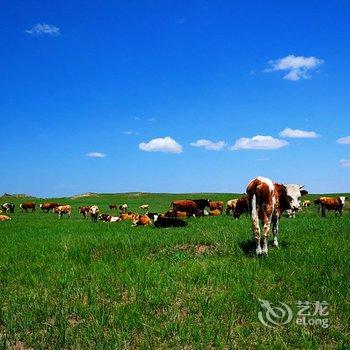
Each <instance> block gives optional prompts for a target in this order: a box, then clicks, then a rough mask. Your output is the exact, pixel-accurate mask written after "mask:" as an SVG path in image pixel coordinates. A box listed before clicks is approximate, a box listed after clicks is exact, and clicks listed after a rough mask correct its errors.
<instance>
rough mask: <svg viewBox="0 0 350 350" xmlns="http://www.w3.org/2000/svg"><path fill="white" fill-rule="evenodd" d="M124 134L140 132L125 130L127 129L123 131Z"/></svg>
mask: <svg viewBox="0 0 350 350" xmlns="http://www.w3.org/2000/svg"><path fill="white" fill-rule="evenodd" d="M123 134H125V135H135V136H137V135H138V134H139V133H138V132H137V131H131V130H125V131H123Z"/></svg>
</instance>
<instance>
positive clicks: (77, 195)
mask: <svg viewBox="0 0 350 350" xmlns="http://www.w3.org/2000/svg"><path fill="white" fill-rule="evenodd" d="M99 196H100V195H99V194H98V193H93V192H86V193H82V194H76V195H75V196H72V197H70V199H77V198H84V197H99Z"/></svg>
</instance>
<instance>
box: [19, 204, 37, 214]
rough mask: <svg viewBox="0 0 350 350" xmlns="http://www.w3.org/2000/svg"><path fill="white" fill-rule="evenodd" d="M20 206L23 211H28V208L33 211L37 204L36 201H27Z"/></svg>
mask: <svg viewBox="0 0 350 350" xmlns="http://www.w3.org/2000/svg"><path fill="white" fill-rule="evenodd" d="M19 207H20V208H21V209H22V211H25V212H28V210H29V209H31V210H32V212H33V211H35V207H36V204H35V203H34V202H27V203H22V204H20V206H19Z"/></svg>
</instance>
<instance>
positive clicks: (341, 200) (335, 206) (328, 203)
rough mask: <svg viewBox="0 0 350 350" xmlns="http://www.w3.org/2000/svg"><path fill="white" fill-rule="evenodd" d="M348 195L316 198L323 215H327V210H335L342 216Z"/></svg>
mask: <svg viewBox="0 0 350 350" xmlns="http://www.w3.org/2000/svg"><path fill="white" fill-rule="evenodd" d="M346 199H347V197H344V196H341V197H338V198H333V197H320V198H317V199H316V200H315V204H316V205H317V206H318V211H319V208H321V216H322V217H326V210H328V211H331V210H332V211H334V213H335V215H337V214H339V216H341V215H342V214H343V207H344V205H345V201H346Z"/></svg>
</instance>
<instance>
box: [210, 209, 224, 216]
mask: <svg viewBox="0 0 350 350" xmlns="http://www.w3.org/2000/svg"><path fill="white" fill-rule="evenodd" d="M221 214H222V213H221V211H220V210H219V209H214V210H210V212H209V215H211V216H220V215H221Z"/></svg>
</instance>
